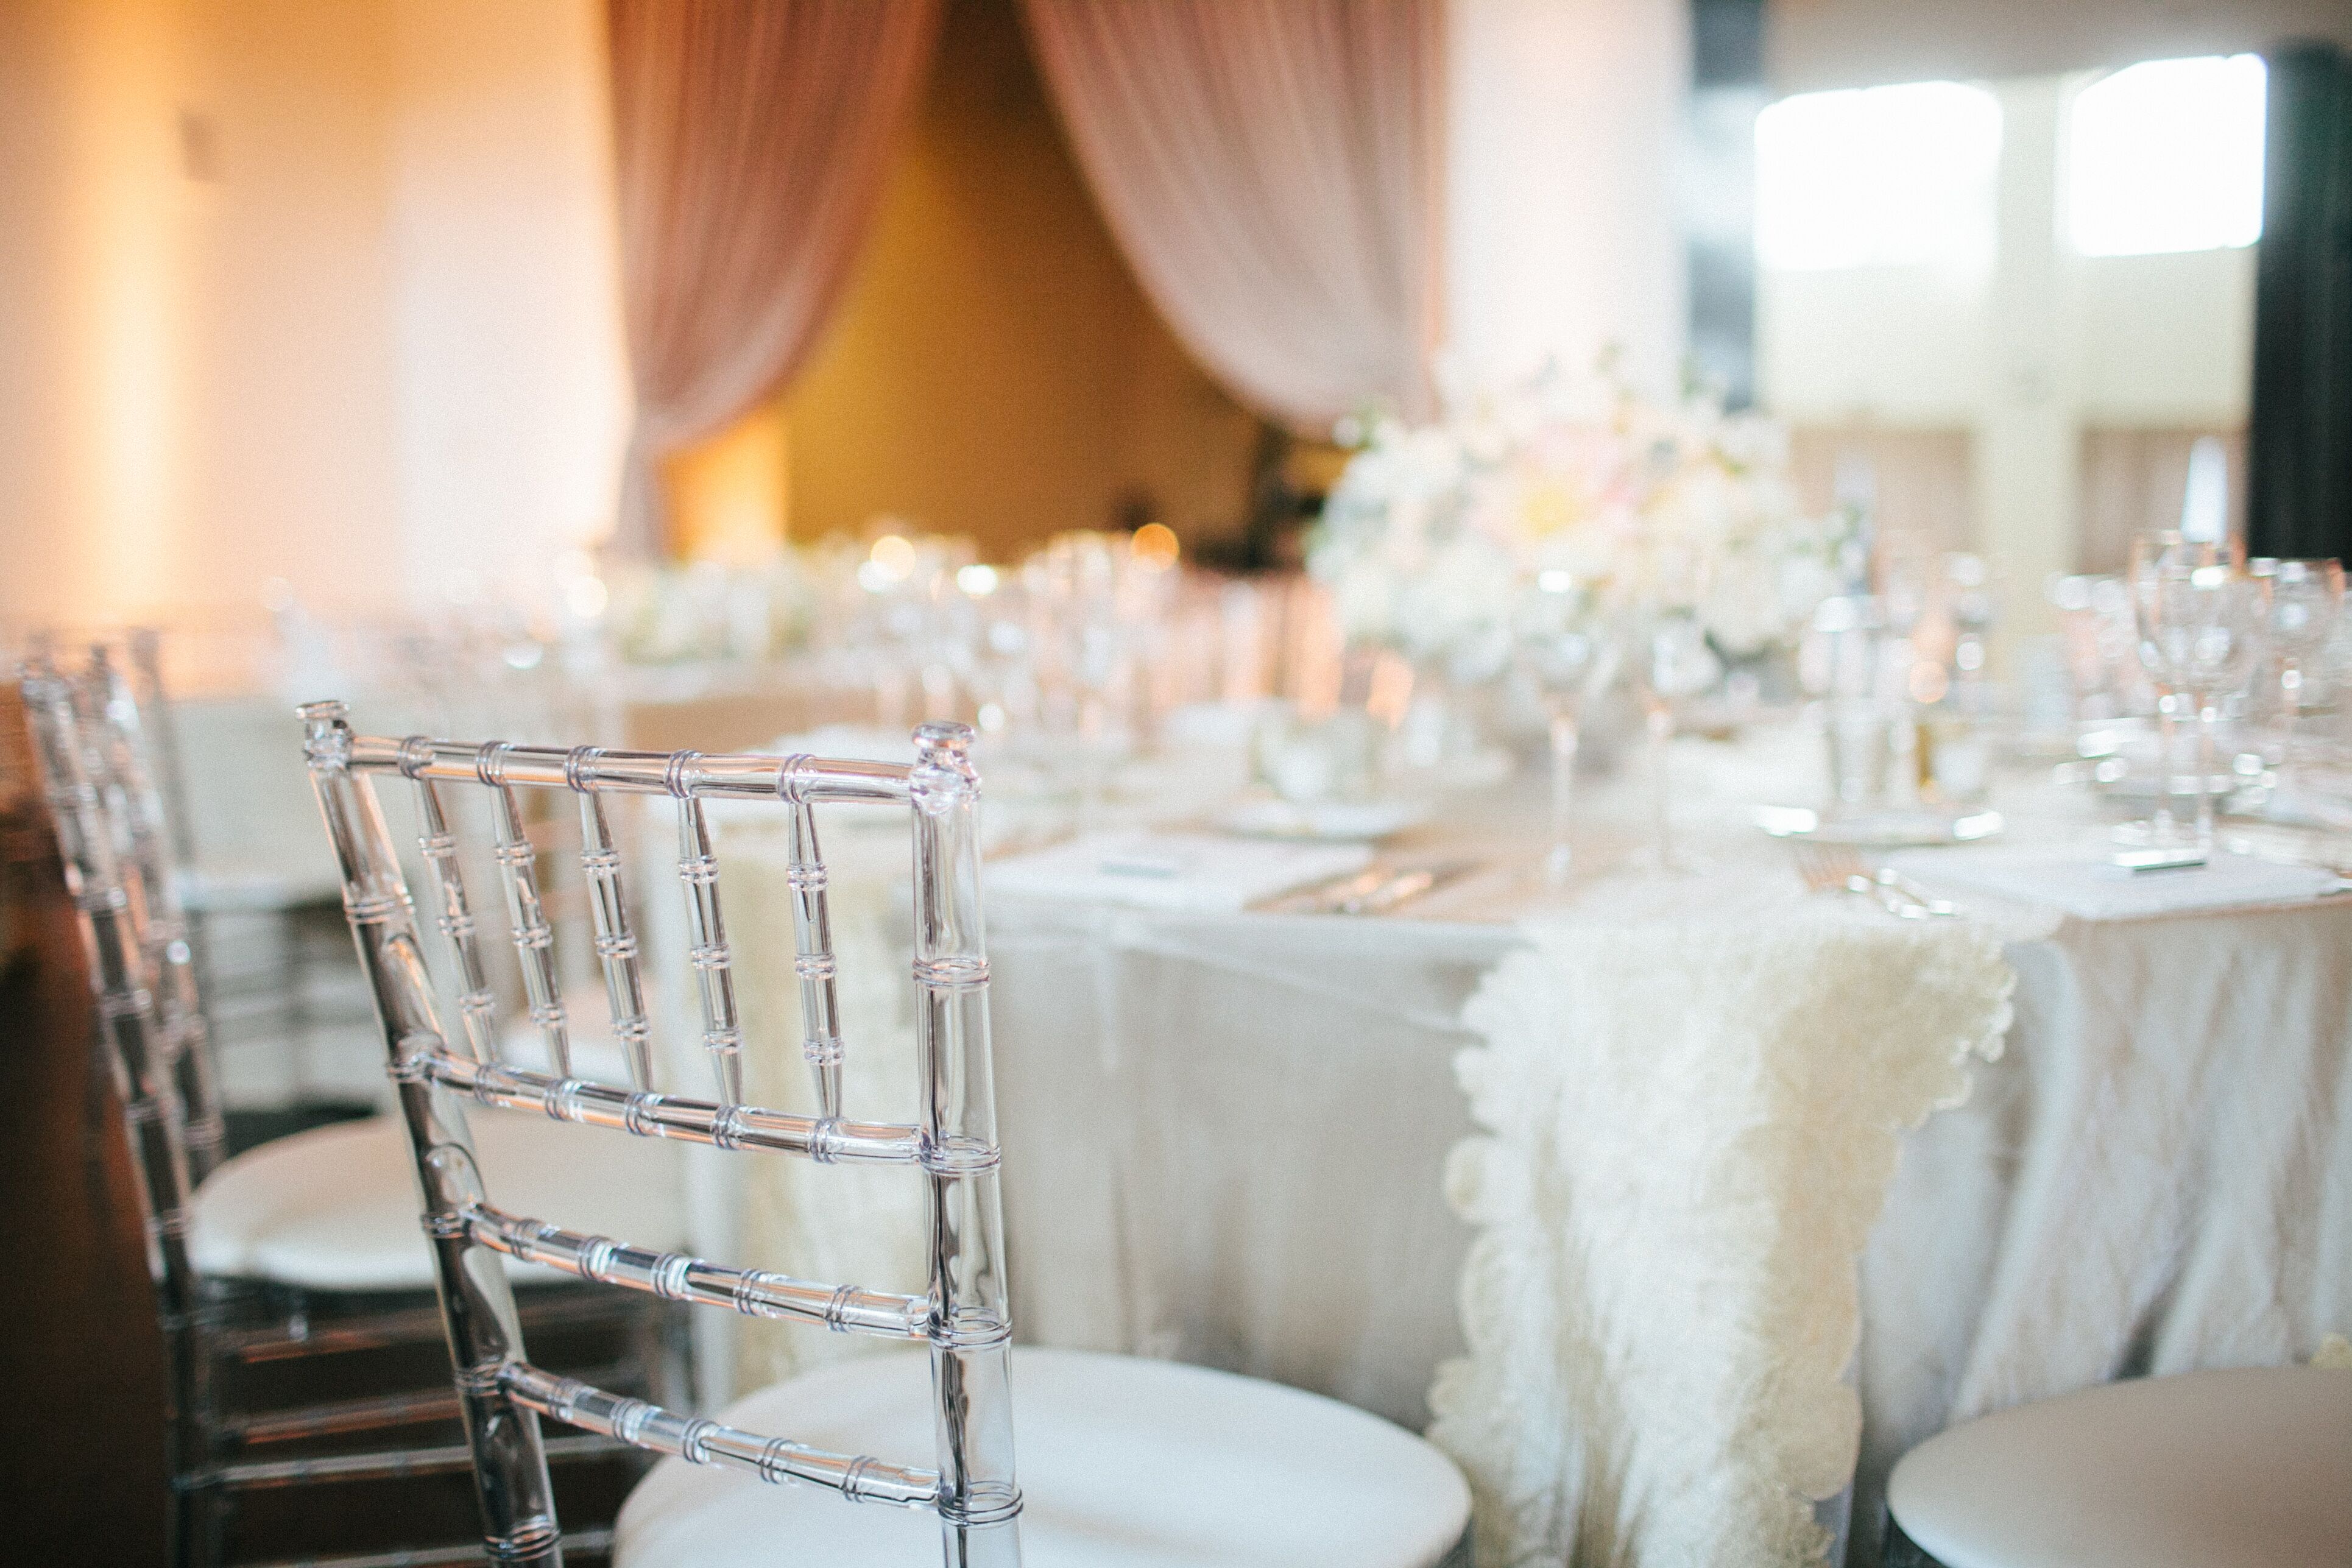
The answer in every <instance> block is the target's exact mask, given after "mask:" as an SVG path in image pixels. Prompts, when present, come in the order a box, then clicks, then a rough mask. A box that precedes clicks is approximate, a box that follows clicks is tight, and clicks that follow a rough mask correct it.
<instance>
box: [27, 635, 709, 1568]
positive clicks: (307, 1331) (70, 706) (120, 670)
mask: <svg viewBox="0 0 2352 1568" xmlns="http://www.w3.org/2000/svg"><path fill="white" fill-rule="evenodd" d="M119 654H120V650H119V649H118V648H115V647H110V646H109V645H108V644H105V643H100V644H97V645H94V646H93V647H92V648H91V650H90V654H89V660H88V663H87V664H86V665H84V666H82V667H80V668H75V669H72V670H70V671H68V670H65V669H61V668H59V667H58V663H57V661H56V659H55V658H54V656H53V654H52V653H51V652H50V650H49V649H48V647H47V645H46V644H44V643H38V642H37V643H36V644H35V645H34V646H33V647H32V649H31V651H30V653H29V655H28V658H27V659H26V663H25V664H24V666H23V667H22V668H21V670H20V679H19V685H18V697H19V701H20V703H21V704H22V707H23V709H24V711H25V715H26V721H27V726H26V727H27V729H28V731H30V734H31V738H32V740H33V742H34V748H33V749H34V760H35V762H36V763H37V773H38V774H39V775H40V778H41V780H42V782H43V783H44V784H45V785H46V789H45V792H44V793H45V796H46V802H47V806H48V817H49V821H50V824H51V826H52V827H53V830H54V834H55V837H56V840H57V845H58V851H59V858H60V861H61V863H62V866H63V869H64V872H65V876H66V879H67V884H68V893H69V895H70V897H71V900H72V903H73V906H74V909H75V912H76V918H77V921H78V925H79V934H80V937H81V945H82V948H83V952H84V958H85V962H86V963H87V966H88V969H89V983H90V985H91V989H92V992H93V994H94V995H95V998H96V1001H97V1012H98V1018H99V1025H100V1055H101V1057H102V1058H103V1059H104V1062H105V1064H106V1066H107V1068H109V1071H110V1076H111V1077H112V1079H114V1082H115V1086H116V1089H117V1092H118V1096H119V1099H120V1100H121V1107H122V1117H123V1122H124V1126H125V1130H126V1133H127V1135H128V1141H129V1144H130V1149H131V1156H132V1161H131V1163H132V1169H133V1173H134V1176H135V1177H136V1191H137V1196H138V1200H139V1203H140V1208H141V1221H142V1230H143V1233H144V1235H145V1236H146V1237H147V1253H148V1262H149V1268H150V1273H151V1277H152V1282H153V1285H154V1289H155V1292H156V1299H157V1305H158V1311H159V1317H160V1320H161V1323H162V1327H163V1338H164V1345H165V1351H166V1364H167V1368H168V1384H167V1389H166V1394H167V1397H166V1401H165V1413H166V1420H167V1434H166V1436H167V1447H168V1458H169V1462H170V1466H171V1476H172V1487H173V1510H172V1518H171V1525H172V1528H171V1542H172V1551H173V1561H174V1562H175V1563H190V1564H205V1563H216V1562H220V1561H223V1560H225V1559H226V1557H227V1556H228V1555H229V1554H230V1551H229V1549H230V1532H229V1529H228V1526H229V1523H230V1521H231V1519H232V1517H233V1515H234V1513H235V1510H236V1507H237V1505H238V1503H239V1501H240V1500H242V1499H244V1498H247V1497H248V1496H250V1495H251V1494H253V1493H255V1492H257V1491H261V1490H271V1489H280V1488H284V1487H288V1486H299V1485H308V1484H314V1483H319V1484H324V1483H354V1482H364V1481H382V1480H387V1479H396V1478H406V1477H413V1476H420V1475H429V1474H433V1473H436V1472H451V1471H462V1470H464V1469H466V1468H467V1467H468V1465H469V1463H470V1456H469V1454H468V1452H467V1449H466V1447H464V1446H463V1444H462V1442H460V1441H457V1440H455V1439H456V1438H457V1436H459V1434H458V1433H457V1432H456V1431H454V1430H451V1429H450V1428H453V1427H454V1426H455V1425H456V1421H457V1415H458V1404H457V1399H456V1397H455V1395H454V1394H452V1392H451V1391H450V1390H448V1389H447V1388H446V1386H444V1385H439V1384H427V1385H425V1386H423V1387H421V1388H419V1387H415V1386H414V1385H413V1384H412V1385H408V1386H403V1387H400V1388H398V1389H396V1390H395V1391H394V1392H392V1393H383V1392H374V1391H371V1392H369V1393H366V1394H360V1395H358V1396H355V1397H337V1398H328V1399H324V1400H321V1399H319V1398H317V1397H315V1394H313V1395H311V1396H310V1397H306V1398H302V1399H299V1400H298V1401H297V1402H296V1403H293V1404H287V1403H285V1402H283V1401H282V1400H281V1401H279V1402H277V1403H266V1402H265V1404H264V1405H260V1406H253V1405H242V1404H240V1403H239V1401H238V1400H237V1399H236V1398H235V1397H234V1395H236V1394H242V1393H248V1392H250V1390H248V1389H247V1388H246V1387H245V1384H247V1383H248V1382H249V1381H251V1377H250V1374H251V1373H253V1371H254V1370H255V1369H267V1370H268V1372H269V1373H274V1374H275V1375H273V1376H269V1377H267V1378H265V1379H264V1380H263V1381H264V1382H265V1384H269V1385H274V1386H276V1387H277V1388H278V1390H279V1391H280V1392H284V1391H285V1390H286V1389H287V1388H288V1387H289V1386H290V1387H293V1388H296V1389H298V1390H300V1389H307V1388H310V1387H311V1386H312V1385H313V1384H321V1383H323V1384H331V1385H336V1386H341V1384H346V1383H348V1382H349V1381H350V1379H349V1378H348V1377H347V1376H345V1377H319V1376H314V1377H313V1378H312V1379H311V1383H310V1384H303V1383H301V1382H300V1381H299V1370H297V1369H295V1368H293V1367H292V1366H291V1365H290V1363H300V1362H306V1361H309V1362H316V1361H319V1360H321V1359H324V1358H331V1357H350V1356H353V1355H356V1354H362V1353H364V1352H383V1351H386V1350H396V1349H397V1347H400V1346H402V1345H404V1344H419V1345H421V1344H425V1343H429V1342H430V1341H431V1340H432V1339H435V1338H437V1337H438V1334H439V1330H440V1322H439V1315H438V1313H437V1311H436V1310H435V1309H434V1308H433V1307H432V1306H430V1305H429V1304H427V1303H425V1302H421V1301H417V1300H415V1296H414V1294H413V1293H411V1294H407V1295H405V1296H404V1291H403V1289H402V1287H404V1286H406V1287H407V1288H408V1289H409V1290H410V1291H412V1292H413V1290H414V1289H416V1288H425V1289H429V1287H430V1283H431V1280H430V1264H429V1259H428V1258H427V1256H426V1254H427V1248H426V1244H425V1241H424V1238H423V1237H419V1236H418V1235H417V1233H416V1230H415V1219H414V1214H413V1211H412V1212H407V1213H404V1212H402V1206H401V1205H384V1204H377V1205H374V1206H373V1208H372V1209H371V1208H370V1207H368V1206H365V1205H338V1203H337V1202H336V1191H335V1184H333V1183H332V1182H331V1181H329V1180H326V1179H325V1177H326V1174H327V1173H328V1172H329V1171H331V1170H333V1169H338V1168H349V1167H352V1166H354V1165H356V1166H358V1167H359V1168H361V1169H365V1168H366V1167H367V1166H368V1165H370V1164H371V1163H373V1164H375V1165H379V1166H382V1167H383V1168H384V1169H388V1170H397V1169H398V1166H396V1165H391V1164H388V1163H385V1162H383V1161H381V1160H376V1161H373V1162H371V1161H370V1160H369V1159H368V1158H367V1155H368V1153H369V1152H370V1150H369V1145H371V1144H383V1145H384V1146H385V1148H386V1149H387V1150H388V1149H390V1148H391V1147H394V1145H395V1141H398V1140H401V1139H402V1137H403V1135H402V1134H401V1133H400V1132H399V1131H398V1129H397V1127H396V1126H395V1125H394V1123H393V1122H392V1121H388V1120H384V1119H378V1120H377V1121H374V1122H373V1123H359V1124H352V1123H344V1124H341V1125H337V1126H331V1127H322V1128H319V1129H315V1130H313V1131H311V1132H310V1133H305V1134H298V1135H296V1136H295V1137H291V1138H287V1139H281V1140H278V1141H277V1142H274V1143H269V1144H264V1145H261V1146H260V1147H257V1148H255V1149H252V1150H249V1151H247V1152H245V1153H244V1154H242V1155H239V1156H237V1157H236V1159H234V1160H229V1161H226V1162H225V1161H224V1159H223V1155H224V1153H225V1152H226V1151H225V1149H224V1146H223V1145H224V1139H223V1135H222V1122H223V1118H222V1114H221V1110H220V1107H219V1101H218V1097H217V1093H216V1091H215V1078H214V1064H213V1061H212V1059H211V1052H210V1049H209V1040H208V1036H207V1031H206V1028H205V1016H204V1010H203V998H202V994H201V992H200V988H199V985H198V983H197V979H196V975H195V972H194V963H193V961H192V955H191V952H190V951H189V946H188V942H187V941H186V928H185V926H184V923H183V917H182V914H181V911H180V910H179V907H178V902H177V899H176V896H175V893H174V881H173V874H172V868H171V860H170V854H169V850H168V848H167V847H166V845H167V838H168V836H167V834H166V831H165V819H164V816H163V804H162V801H161V799H160V796H159V794H158V792H157V790H156V788H155V786H154V779H155V771H154V764H153V761H152V753H151V752H149V750H148V747H147V744H146V742H145V739H144V736H145V733H146V731H144V730H143V729H142V717H141V707H142V704H141V703H140V701H139V700H138V698H137V696H136V694H135V693H134V691H133V690H132V689H131V685H130V683H129V681H128V680H127V679H126V678H125V674H124V664H125V661H124V660H123V659H122V658H120V657H119ZM526 1152H532V1151H526ZM370 1196H373V1194H370ZM245 1212H259V1213H263V1214H268V1215H278V1216H279V1217H280V1218H281V1219H289V1218H290V1220H291V1221H292V1222H293V1223H295V1224H296V1225H299V1224H300V1223H301V1222H302V1221H304V1220H310V1221H313V1222H316V1224H315V1230H316V1232H317V1233H318V1234H320V1235H325V1236H330V1237H334V1238H335V1240H336V1243H337V1245H336V1246H335V1247H332V1248H331V1249H330V1255H329V1256H327V1257H325V1258H307V1257H305V1256H304V1251H303V1248H302V1247H300V1246H299V1244H294V1245H289V1244H288V1243H287V1241H286V1239H285V1238H282V1237H281V1238H277V1242H278V1244H277V1245H276V1246H274V1247H260V1248H257V1247H256V1246H255V1245H254V1243H255V1240H256V1238H255V1237H251V1236H247V1235H242V1234H239V1232H240V1229H241V1226H240V1223H239V1216H240V1214H241V1213H245ZM386 1221H389V1222H390V1223H389V1224H387V1223H385V1222H386ZM224 1233H226V1234H224ZM371 1233H373V1234H371ZM263 1239H265V1240H266V1239H269V1238H263ZM257 1252H258V1253H259V1254H260V1256H256V1254H257ZM403 1252H414V1253H415V1255H416V1258H415V1261H414V1263H413V1264H411V1265H409V1266H408V1270H407V1271H408V1272H410V1273H413V1274H414V1275H415V1277H416V1278H415V1279H413V1280H406V1279H401V1278H400V1277H399V1276H400V1274H401V1272H402V1270H401V1268H400V1267H399V1266H398V1264H397V1263H395V1264H394V1267H393V1268H391V1270H390V1271H389V1272H387V1270H386V1269H385V1268H383V1266H382V1264H381V1263H380V1262H363V1264H362V1268H361V1270H360V1273H359V1277H358V1278H356V1279H354V1278H352V1277H350V1265H351V1260H352V1258H354V1257H356V1258H361V1259H362V1260H368V1259H371V1258H372V1257H373V1255H378V1254H391V1255H394V1258H397V1255H399V1254H401V1253H403ZM208 1264H209V1265H211V1266H210V1267H208ZM223 1264H226V1265H227V1267H220V1265H223ZM239 1265H251V1267H239ZM289 1265H290V1267H289ZM537 1294H538V1296H539V1297H540V1298H541V1300H536V1301H535V1302H534V1307H535V1310H534V1313H533V1317H534V1320H535V1321H539V1322H541V1323H542V1324H546V1325H551V1326H554V1327H558V1328H562V1329H564V1330H566V1331H571V1330H574V1329H577V1328H579V1327H581V1326H582V1325H583V1324H586V1325H596V1324H603V1323H606V1322H609V1321H614V1319H615V1318H616V1317H617V1318H619V1319H620V1320H621V1321H622V1329H623V1332H624V1334H625V1336H626V1337H627V1338H628V1340H629V1348H628V1350H627V1352H626V1353H625V1356H624V1358H623V1359H622V1361H621V1362H620V1363H615V1364H614V1366H613V1367H611V1368H609V1369H608V1370H609V1371H610V1372H611V1373H613V1374H614V1375H615V1376H616V1377H621V1378H626V1379H628V1380H632V1381H633V1382H637V1383H646V1382H650V1381H653V1380H654V1378H655V1377H656V1376H661V1375H666V1376H667V1378H668V1380H669V1381H670V1382H672V1383H675V1382H679V1381H682V1376H683V1374H682V1371H681V1370H680V1369H679V1368H678V1367H677V1365H676V1362H677V1355H678V1353H679V1347H678V1346H677V1343H675V1340H676V1336H675V1334H674V1333H671V1332H669V1329H670V1327H671V1325H670V1324H668V1322H667V1320H666V1319H664V1318H663V1317H662V1315H660V1314H658V1313H656V1314H652V1315H647V1314H644V1313H639V1314H635V1315H631V1314H625V1313H624V1314H615V1313H614V1310H613V1308H612V1305H611V1304H610V1303H609V1302H608V1301H605V1300H599V1299H593V1298H591V1297H589V1296H587V1295H586V1294H585V1293H584V1292H582V1291H580V1290H579V1289H577V1288H576V1287H573V1286H572V1285H570V1284H569V1282H565V1283H564V1284H563V1285H562V1288H561V1290H560V1293H551V1292H550V1291H548V1290H546V1289H541V1290H540V1291H539V1292H538V1293H537ZM639 1320H643V1321H639ZM605 1337H606V1338H608V1339H609V1338H610V1337H611V1336H610V1335H607V1336H605ZM289 1373H294V1375H291V1376H289ZM363 1381H364V1380H363ZM379 1381H380V1380H379ZM387 1434H390V1435H392V1436H391V1438H390V1439H389V1440H390V1441H392V1443H393V1446H391V1447H383V1446H380V1445H383V1444H384V1443H385V1442H386V1441H387V1440H388V1439H387V1436H386V1435H387ZM401 1437H405V1439H406V1440H405V1441H400V1440H399V1438H401ZM366 1444H376V1445H379V1446H377V1447H364V1446H362V1445H366ZM558 1451H559V1453H560V1454H561V1455H562V1457H565V1458H593V1457H602V1456H609V1455H617V1454H622V1453H625V1451H626V1450H625V1446H623V1445H619V1444H615V1443H613V1442H611V1441H609V1440H596V1439H583V1440H580V1441H577V1442H572V1443H569V1444H565V1445H562V1446H560V1447H559V1449H558ZM597 1533H598V1535H599V1536H601V1534H602V1533H603V1532H601V1531H599V1532H597ZM393 1555H394V1556H397V1557H398V1558H399V1559H400V1560H401V1561H403V1562H409V1561H411V1560H414V1561H415V1562H419V1563H422V1562H428V1561H431V1562H437V1561H444V1560H446V1561H466V1560H469V1559H470V1558H472V1557H473V1556H475V1555H478V1549H477V1548H474V1547H472V1546H465V1547H461V1548H458V1549H457V1551H456V1555H454V1556H451V1555H449V1553H448V1552H446V1550H445V1551H441V1552H435V1551H433V1550H431V1549H427V1550H425V1551H423V1552H415V1551H407V1550H404V1551H402V1552H395V1553H394V1554H393ZM377 1560H378V1558H377V1554H360V1555H353V1556H348V1557H331V1558H320V1559H316V1561H319V1562H320V1563H350V1564H353V1565H358V1564H363V1563H374V1562H376V1561H377Z"/></svg>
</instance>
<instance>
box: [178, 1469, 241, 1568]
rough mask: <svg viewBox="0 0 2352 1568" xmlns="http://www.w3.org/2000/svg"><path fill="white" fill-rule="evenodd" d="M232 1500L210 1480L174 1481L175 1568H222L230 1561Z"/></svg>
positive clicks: (185, 1478)
mask: <svg viewBox="0 0 2352 1568" xmlns="http://www.w3.org/2000/svg"><path fill="white" fill-rule="evenodd" d="M230 1506H231V1504H230V1500H229V1499H228V1497H227V1495H226V1493H225V1492H224V1491H223V1490H222V1489H221V1488H220V1486H219V1485H218V1484H216V1483H215V1482H214V1481H213V1480H212V1479H209V1478H204V1477H188V1476H174V1477H173V1479H172V1517H171V1521H170V1524H169V1536H170V1542H169V1551H170V1561H171V1563H172V1564H173V1568H221V1565H222V1564H223V1563H226V1562H227V1561H228V1510H229V1508H230Z"/></svg>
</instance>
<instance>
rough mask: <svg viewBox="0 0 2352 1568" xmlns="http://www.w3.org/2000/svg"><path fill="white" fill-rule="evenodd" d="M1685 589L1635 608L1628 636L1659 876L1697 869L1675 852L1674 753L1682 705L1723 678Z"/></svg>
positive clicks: (1648, 861) (1650, 862)
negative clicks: (1645, 746)
mask: <svg viewBox="0 0 2352 1568" xmlns="http://www.w3.org/2000/svg"><path fill="white" fill-rule="evenodd" d="M1685 587H1687V588H1688V589H1689V591H1688V592H1686V593H1681V594H1666V595H1660V596H1659V597H1657V598H1655V599H1654V600H1652V601H1651V602H1650V603H1648V604H1646V605H1642V606H1640V607H1638V608H1636V609H1635V610H1634V611H1633V614H1632V615H1631V616H1630V617H1629V618H1628V621H1627V628H1626V634H1625V655H1624V660H1625V669H1626V673H1627V675H1628V677H1629V678H1630V681H1631V684H1632V686H1633V695H1634V697H1635V698H1636V699H1637V700H1639V701H1640V703H1641V705H1642V726H1643V731H1645V732H1646V733H1647V735H1648V736H1649V751H1650V846H1649V849H1648V852H1647V853H1646V855H1645V856H1644V857H1643V862H1644V864H1645V865H1646V866H1647V867H1648V868H1650V869H1652V870H1657V871H1690V870H1696V869H1697V868H1698V867H1697V863H1696V861H1694V860H1693V859H1692V858H1689V857H1688V856H1686V855H1685V854H1683V853H1681V852H1680V851H1678V850H1677V849H1676V848H1675V838H1674V806H1673V789H1672V787H1671V786H1672V774H1673V768H1672V763H1671V753H1672V752H1673V749H1674V739H1675V726H1676V721H1677V718H1678V715H1679V710H1680V705H1681V704H1683V703H1684V702H1686V701H1688V700H1690V699H1691V698H1694V697H1696V696H1697V695H1698V694H1699V693H1701V692H1703V691H1705V690H1706V689H1707V688H1709V687H1710V686H1713V685H1714V684H1715V682H1716V680H1717V678H1718V677H1719V676H1721V675H1722V673H1723V664H1722V661H1721V660H1719V659H1717V658H1716V657H1715V652H1714V650H1713V649H1712V648H1710V647H1707V644H1706V626H1704V625H1703V624H1702V623H1701V622H1700V619H1699V614H1698V595H1697V593H1696V584H1695V583H1693V584H1685Z"/></svg>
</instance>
